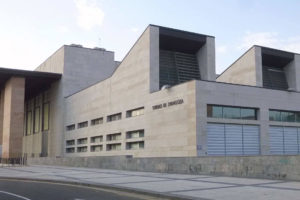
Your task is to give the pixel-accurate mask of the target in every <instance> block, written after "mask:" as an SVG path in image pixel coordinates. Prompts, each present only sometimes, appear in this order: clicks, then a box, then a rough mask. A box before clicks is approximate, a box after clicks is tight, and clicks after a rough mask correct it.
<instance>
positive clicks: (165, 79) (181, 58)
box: [159, 50, 200, 88]
mask: <svg viewBox="0 0 300 200" xmlns="http://www.w3.org/2000/svg"><path fill="white" fill-rule="evenodd" d="M159 56H160V59H159V66H160V67H159V80H160V84H159V85H160V88H161V87H162V86H163V85H171V86H172V85H176V84H179V83H183V82H187V81H190V80H194V79H196V80H200V72H199V68H198V63H197V58H196V56H195V55H193V54H186V53H180V52H173V51H166V50H160V55H159Z"/></svg>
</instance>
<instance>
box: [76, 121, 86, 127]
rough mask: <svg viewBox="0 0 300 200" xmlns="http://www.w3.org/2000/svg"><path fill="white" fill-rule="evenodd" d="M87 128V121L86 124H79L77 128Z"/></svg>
mask: <svg viewBox="0 0 300 200" xmlns="http://www.w3.org/2000/svg"><path fill="white" fill-rule="evenodd" d="M87 126H88V121H85V122H80V123H78V125H77V128H85V127H87Z"/></svg>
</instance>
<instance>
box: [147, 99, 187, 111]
mask: <svg viewBox="0 0 300 200" xmlns="http://www.w3.org/2000/svg"><path fill="white" fill-rule="evenodd" d="M183 103H184V101H183V99H177V100H175V101H170V102H167V103H162V104H157V105H154V106H152V109H153V110H159V109H162V108H166V107H170V106H175V105H179V104H183Z"/></svg>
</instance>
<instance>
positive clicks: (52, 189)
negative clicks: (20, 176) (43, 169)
mask: <svg viewBox="0 0 300 200" xmlns="http://www.w3.org/2000/svg"><path fill="white" fill-rule="evenodd" d="M145 199H147V200H150V199H152V200H157V199H158V198H156V197H150V196H147V195H141V194H135V193H129V192H123V191H117V190H113V189H102V188H93V187H86V186H79V185H70V184H60V183H47V182H36V181H15V180H5V179H0V200H145Z"/></svg>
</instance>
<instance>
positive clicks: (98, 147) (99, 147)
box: [91, 145, 103, 152]
mask: <svg viewBox="0 0 300 200" xmlns="http://www.w3.org/2000/svg"><path fill="white" fill-rule="evenodd" d="M102 150H103V146H102V145H92V146H91V152H99V151H102Z"/></svg>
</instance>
